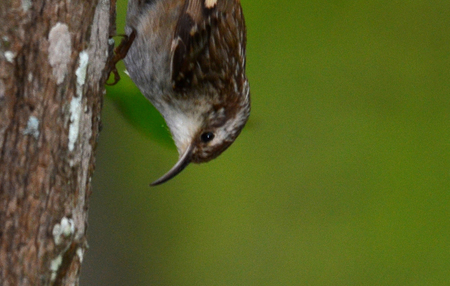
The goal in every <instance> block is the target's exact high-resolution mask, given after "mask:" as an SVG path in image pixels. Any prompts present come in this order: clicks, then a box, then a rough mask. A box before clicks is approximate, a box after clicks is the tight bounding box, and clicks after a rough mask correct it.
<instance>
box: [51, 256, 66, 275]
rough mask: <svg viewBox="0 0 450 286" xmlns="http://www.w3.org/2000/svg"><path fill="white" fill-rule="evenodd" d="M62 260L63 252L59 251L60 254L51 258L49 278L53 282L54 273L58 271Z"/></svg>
mask: <svg viewBox="0 0 450 286" xmlns="http://www.w3.org/2000/svg"><path fill="white" fill-rule="evenodd" d="M62 261H63V254H62V253H61V254H60V255H58V256H57V257H56V258H55V259H53V260H52V261H51V262H50V271H51V273H52V274H51V276H50V280H51V281H52V282H53V281H55V279H56V275H57V273H58V270H59V267H60V266H61V264H62Z"/></svg>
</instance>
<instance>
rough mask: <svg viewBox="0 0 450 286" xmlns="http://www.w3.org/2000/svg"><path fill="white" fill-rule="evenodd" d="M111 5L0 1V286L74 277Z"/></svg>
mask: <svg viewBox="0 0 450 286" xmlns="http://www.w3.org/2000/svg"><path fill="white" fill-rule="evenodd" d="M97 2H98V3H97ZM110 9H111V8H110V1H109V0H95V1H84V0H71V1H68V0H1V1H0V285H3V286H7V285H77V284H78V277H79V271H80V266H81V262H82V260H83V255H84V252H85V250H86V247H87V243H86V237H85V235H86V226H87V209H88V199H89V195H90V181H91V176H92V172H93V170H94V150H95V146H96V142H97V137H98V134H99V128H100V112H101V106H102V95H103V93H104V91H105V90H104V83H105V81H106V72H105V70H106V69H107V68H106V66H107V65H106V62H107V58H108V54H111V53H110V52H111V47H110V46H109V45H108V36H109V34H110V32H111V31H110V30H109V29H111V28H112V27H113V25H111V24H110V22H111V20H112V18H114V17H112V15H113V13H111V11H113V9H111V11H110ZM108 51H109V53H108Z"/></svg>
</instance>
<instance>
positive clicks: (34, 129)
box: [23, 116, 40, 139]
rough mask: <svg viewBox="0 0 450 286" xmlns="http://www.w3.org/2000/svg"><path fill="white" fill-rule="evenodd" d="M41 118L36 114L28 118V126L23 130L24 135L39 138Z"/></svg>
mask: <svg viewBox="0 0 450 286" xmlns="http://www.w3.org/2000/svg"><path fill="white" fill-rule="evenodd" d="M39 134H40V133H39V119H37V117H36V116H30V118H28V122H27V127H25V130H24V131H23V135H31V136H33V137H34V138H35V139H38V138H39Z"/></svg>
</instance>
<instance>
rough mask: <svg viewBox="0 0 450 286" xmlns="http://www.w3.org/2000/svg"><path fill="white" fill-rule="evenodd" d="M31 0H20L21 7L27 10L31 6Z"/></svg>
mask: <svg viewBox="0 0 450 286" xmlns="http://www.w3.org/2000/svg"><path fill="white" fill-rule="evenodd" d="M31 5H32V3H31V0H22V9H23V10H24V11H25V12H27V11H28V10H29V9H30V8H31Z"/></svg>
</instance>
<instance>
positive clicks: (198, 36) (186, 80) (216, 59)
mask: <svg viewBox="0 0 450 286" xmlns="http://www.w3.org/2000/svg"><path fill="white" fill-rule="evenodd" d="M243 53H244V55H243ZM244 61H245V23H244V18H243V15H242V10H241V6H240V3H239V0H186V2H185V4H184V7H183V9H182V12H181V14H180V18H179V20H178V23H177V26H176V28H175V34H174V38H173V43H172V63H171V75H172V84H173V88H174V89H175V90H186V89H189V88H191V87H192V86H195V85H198V84H202V82H208V83H213V84H215V83H217V82H219V81H220V82H223V80H224V75H225V74H227V73H228V74H229V73H230V72H231V74H232V73H233V72H234V71H231V69H234V68H238V67H237V65H239V66H240V67H241V68H243V66H244Z"/></svg>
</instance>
